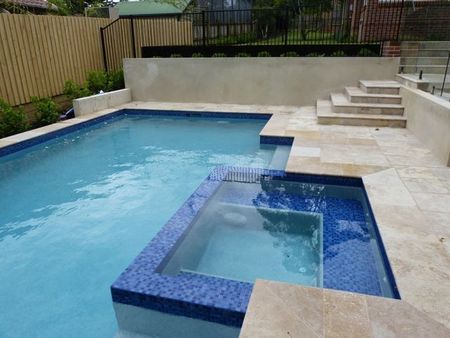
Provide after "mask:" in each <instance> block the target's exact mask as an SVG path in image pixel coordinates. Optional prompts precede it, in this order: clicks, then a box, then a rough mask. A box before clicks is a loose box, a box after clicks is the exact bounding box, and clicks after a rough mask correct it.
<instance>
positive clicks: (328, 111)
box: [317, 100, 406, 121]
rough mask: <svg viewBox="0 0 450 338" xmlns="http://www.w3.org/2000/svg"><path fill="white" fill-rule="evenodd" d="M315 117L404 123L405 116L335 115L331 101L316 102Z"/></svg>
mask: <svg viewBox="0 0 450 338" xmlns="http://www.w3.org/2000/svg"><path fill="white" fill-rule="evenodd" d="M317 116H318V117H341V118H348V119H360V120H385V121H386V120H389V121H406V117H405V116H401V115H382V114H347V113H335V112H334V111H333V105H332V103H331V101H327V100H317Z"/></svg>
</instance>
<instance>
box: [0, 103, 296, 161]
mask: <svg viewBox="0 0 450 338" xmlns="http://www.w3.org/2000/svg"><path fill="white" fill-rule="evenodd" d="M127 115H128V116H133V115H144V116H145V115H146V116H180V117H204V118H231V119H250V120H264V121H268V120H269V119H270V118H271V116H272V114H264V113H227V112H208V111H184V110H157V109H132V108H126V109H121V110H116V111H114V112H111V113H109V114H106V115H103V116H99V117H96V118H93V119H91V120H88V121H83V122H80V123H77V124H75V125H68V126H67V127H64V128H61V129H59V130H55V131H51V132H49V133H46V134H42V135H38V136H36V137H33V138H30V139H28V140H24V141H21V142H17V143H14V144H11V145H8V146H5V147H1V148H0V157H3V156H6V155H9V154H12V153H15V152H18V151H20V150H23V149H26V148H29V147H32V146H35V145H38V144H40V143H43V142H46V141H49V140H51V139H54V138H57V137H61V136H64V135H66V134H69V133H72V132H74V131H78V130H81V129H83V128H86V127H90V126H93V125H96V124H99V123H101V122H105V121H108V120H111V119H113V118H116V117H119V116H127ZM275 139H276V137H275ZM280 142H281V143H275V141H273V142H267V143H272V144H288V143H283V142H285V141H283V140H281V141H280ZM261 143H266V142H261ZM291 144H292V142H291Z"/></svg>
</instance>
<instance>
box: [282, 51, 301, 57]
mask: <svg viewBox="0 0 450 338" xmlns="http://www.w3.org/2000/svg"><path fill="white" fill-rule="evenodd" d="M282 56H286V57H297V56H299V55H298V53H297V52H286V53H285V54H283V55H282Z"/></svg>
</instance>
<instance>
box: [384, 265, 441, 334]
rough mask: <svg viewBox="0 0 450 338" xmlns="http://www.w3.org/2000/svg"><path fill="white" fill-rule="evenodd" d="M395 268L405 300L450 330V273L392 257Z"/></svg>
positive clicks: (431, 266)
mask: <svg viewBox="0 0 450 338" xmlns="http://www.w3.org/2000/svg"><path fill="white" fill-rule="evenodd" d="M390 262H391V266H392V267H393V269H394V271H395V278H396V282H397V285H398V287H399V290H400V296H401V297H402V299H403V300H405V301H407V302H408V303H410V304H412V305H414V307H416V308H417V309H419V310H420V311H423V312H425V313H426V314H427V315H429V316H430V317H431V318H433V319H435V320H436V321H438V322H440V323H441V324H443V325H445V326H446V327H447V328H450V307H449V306H448V305H449V304H450V292H449V280H450V272H449V271H442V270H439V269H437V267H436V265H435V264H427V265H422V264H419V263H418V262H414V261H410V260H403V259H398V258H396V257H390Z"/></svg>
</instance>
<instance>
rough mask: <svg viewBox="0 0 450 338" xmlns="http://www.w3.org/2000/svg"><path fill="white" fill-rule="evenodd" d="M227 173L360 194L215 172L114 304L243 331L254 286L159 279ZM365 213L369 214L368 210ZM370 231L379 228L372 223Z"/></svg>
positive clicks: (188, 277) (121, 284) (292, 177)
mask: <svg viewBox="0 0 450 338" xmlns="http://www.w3.org/2000/svg"><path fill="white" fill-rule="evenodd" d="M229 173H233V174H237V176H238V177H240V176H242V177H244V176H247V175H248V176H250V177H254V176H259V175H264V176H270V177H271V178H275V179H279V180H288V181H300V182H304V183H317V184H332V185H339V186H351V187H359V188H362V189H363V190H364V185H363V182H362V180H361V179H359V178H349V177H337V176H324V175H320V176H318V175H310V174H293V173H287V172H285V171H283V170H273V169H257V168H243V167H229V166H222V167H217V168H215V169H213V171H212V172H211V173H210V174H209V175H208V177H207V178H206V179H205V180H204V181H203V182H202V183H201V184H200V186H199V187H198V188H197V190H196V191H195V192H194V193H193V194H192V195H191V196H190V197H189V198H188V199H187V200H186V201H185V202H184V204H183V205H182V206H181V207H180V208H179V209H178V211H177V212H176V213H175V214H174V215H173V216H172V217H171V218H170V220H169V221H168V222H167V223H166V224H165V225H164V226H163V227H162V229H161V230H160V231H159V232H158V233H157V235H156V236H155V237H154V238H153V239H152V240H151V242H150V243H149V244H148V245H147V246H146V247H145V248H144V249H143V250H142V251H141V253H139V254H138V256H137V257H136V258H135V259H134V261H133V262H132V263H131V264H130V265H129V266H128V267H127V268H126V269H125V271H124V272H123V273H122V274H121V275H120V276H119V277H118V279H117V280H116V281H115V282H114V283H113V284H112V286H111V294H112V299H113V301H114V302H118V303H122V304H128V305H133V306H137V307H141V308H146V309H151V310H157V311H161V312H165V313H169V314H174V315H182V316H185V317H190V318H195V319H200V320H207V321H212V322H217V323H220V324H224V325H229V326H236V327H240V326H241V325H242V323H243V320H244V317H245V314H246V310H247V306H248V303H249V300H250V295H251V293H252V290H253V284H254V283H249V282H241V281H236V280H232V279H227V278H221V277H215V276H208V275H205V274H197V273H191V272H180V273H179V274H177V275H176V276H169V275H164V274H161V270H162V269H163V268H164V266H165V263H167V261H168V260H169V259H170V258H171V256H172V254H173V253H174V252H175V251H176V249H177V248H178V246H179V245H180V244H181V243H182V241H183V239H184V238H185V236H186V235H187V233H188V231H189V229H190V227H191V226H192V224H193V221H194V220H195V218H196V216H197V215H198V214H199V212H200V211H201V210H202V208H203V207H204V206H205V204H206V203H207V202H208V201H209V199H210V197H211V196H212V195H213V194H214V193H215V192H216V190H217V189H218V188H219V187H220V185H221V184H222V182H223V181H224V179H225V178H226V177H227V175H228V174H229ZM366 198H367V196H366ZM368 208H369V209H370V205H368ZM372 219H373V217H372ZM373 227H374V228H375V229H376V227H377V225H376V222H375V219H373ZM375 231H376V230H375ZM375 236H376V237H377V238H376V239H377V242H378V243H379V246H380V251H381V253H382V255H381V256H382V259H383V263H384V265H385V269H386V272H387V274H388V276H389V278H390V281H391V286H392V288H393V293H394V297H396V298H399V294H398V290H397V288H396V284H395V279H394V276H393V274H392V272H391V271H390V265H389V261H388V260H387V259H386V256H385V254H384V246H383V243H382V239H381V237H380V236H379V233H378V231H376V234H375Z"/></svg>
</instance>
